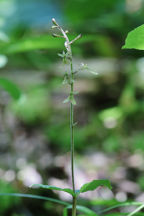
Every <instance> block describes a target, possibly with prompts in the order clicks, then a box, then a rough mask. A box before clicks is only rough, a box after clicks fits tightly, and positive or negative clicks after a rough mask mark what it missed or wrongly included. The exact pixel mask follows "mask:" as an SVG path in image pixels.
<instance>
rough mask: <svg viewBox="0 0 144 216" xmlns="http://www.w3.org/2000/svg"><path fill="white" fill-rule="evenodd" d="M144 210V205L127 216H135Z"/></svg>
mask: <svg viewBox="0 0 144 216" xmlns="http://www.w3.org/2000/svg"><path fill="white" fill-rule="evenodd" d="M143 208H144V204H143V205H141V206H139V207H138V208H136V209H135V210H134V211H132V212H131V213H130V214H128V215H127V216H132V215H135V214H136V213H137V212H139V211H141V210H142V209H143Z"/></svg>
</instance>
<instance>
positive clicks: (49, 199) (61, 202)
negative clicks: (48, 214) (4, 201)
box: [0, 193, 69, 206]
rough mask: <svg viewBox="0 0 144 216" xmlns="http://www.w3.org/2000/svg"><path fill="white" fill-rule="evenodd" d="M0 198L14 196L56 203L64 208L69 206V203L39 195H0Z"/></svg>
mask: <svg viewBox="0 0 144 216" xmlns="http://www.w3.org/2000/svg"><path fill="white" fill-rule="evenodd" d="M0 196H15V197H23V198H32V199H40V200H46V201H50V202H54V203H58V204H61V205H65V206H68V205H69V203H67V202H64V201H61V200H57V199H53V198H49V197H44V196H39V195H33V194H22V193H0Z"/></svg>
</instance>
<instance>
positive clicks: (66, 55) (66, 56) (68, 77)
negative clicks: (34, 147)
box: [32, 18, 111, 216]
mask: <svg viewBox="0 0 144 216" xmlns="http://www.w3.org/2000/svg"><path fill="white" fill-rule="evenodd" d="M52 23H53V26H52V29H57V30H58V31H59V32H60V34H55V33H54V34H53V36H54V37H56V38H59V37H62V38H63V39H64V47H65V50H64V51H63V52H62V54H58V55H59V56H60V57H61V58H62V60H63V62H64V63H65V64H68V65H69V71H68V72H66V73H65V75H64V83H65V84H67V85H69V86H70V92H69V96H68V97H67V98H66V99H65V100H64V101H63V102H64V103H69V106H70V146H71V181H72V189H71V188H59V187H56V186H49V185H43V184H36V185H32V186H33V187H39V188H45V189H50V190H58V191H63V192H66V193H69V194H70V195H71V196H72V199H73V202H72V216H76V209H77V208H78V207H79V206H77V198H78V196H79V194H80V193H84V192H87V191H92V190H95V189H96V188H97V187H99V186H106V187H108V188H110V189H111V184H110V182H109V180H106V179H102V180H93V181H91V182H89V183H86V184H84V185H83V186H82V187H81V188H80V189H78V190H77V189H76V188H75V175H74V127H75V126H76V123H75V122H74V106H75V105H76V101H75V98H74V96H75V94H76V92H75V91H74V82H75V73H77V71H74V67H73V56H72V49H71V45H72V44H73V43H74V42H75V41H76V40H78V39H80V38H81V35H78V36H77V37H76V38H74V39H73V40H71V41H70V40H69V37H68V31H65V30H63V28H62V27H61V26H60V25H59V24H58V23H57V22H56V20H55V19H54V18H53V19H52ZM82 67H87V65H86V66H85V65H84V64H82ZM79 208H80V207H79ZM95 215H96V214H95Z"/></svg>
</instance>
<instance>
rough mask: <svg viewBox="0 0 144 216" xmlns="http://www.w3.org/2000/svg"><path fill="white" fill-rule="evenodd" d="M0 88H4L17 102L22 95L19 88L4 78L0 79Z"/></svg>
mask: <svg viewBox="0 0 144 216" xmlns="http://www.w3.org/2000/svg"><path fill="white" fill-rule="evenodd" d="M0 87H2V88H4V89H5V90H6V91H7V92H8V93H9V94H10V95H11V96H12V97H13V98H14V99H15V100H18V99H19V98H20V97H21V95H22V94H21V91H20V90H19V88H18V87H17V86H16V85H15V84H14V83H13V82H11V81H9V80H7V79H5V78H0Z"/></svg>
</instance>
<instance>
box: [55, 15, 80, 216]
mask: <svg viewBox="0 0 144 216" xmlns="http://www.w3.org/2000/svg"><path fill="white" fill-rule="evenodd" d="M52 22H53V24H54V26H53V28H58V29H59V31H60V32H61V34H62V35H57V34H54V35H53V36H54V37H63V38H64V39H65V43H64V46H65V48H66V50H67V54H69V60H70V96H71V97H72V98H73V97H74V72H73V62H72V50H71V44H72V43H73V42H75V41H76V40H78V39H79V38H80V37H81V35H78V36H77V37H76V38H75V39H73V40H72V41H70V40H69V38H68V36H67V33H68V32H67V31H64V30H63V29H62V27H61V26H59V24H58V23H57V22H56V20H55V19H54V18H53V19H52ZM70 133H71V138H70V139H71V176H72V187H73V192H74V193H75V179H74V106H73V103H72V101H71V102H70ZM76 202H77V198H76V196H73V206H72V216H76Z"/></svg>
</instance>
